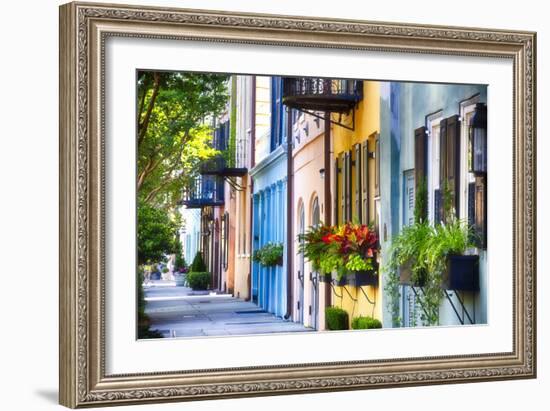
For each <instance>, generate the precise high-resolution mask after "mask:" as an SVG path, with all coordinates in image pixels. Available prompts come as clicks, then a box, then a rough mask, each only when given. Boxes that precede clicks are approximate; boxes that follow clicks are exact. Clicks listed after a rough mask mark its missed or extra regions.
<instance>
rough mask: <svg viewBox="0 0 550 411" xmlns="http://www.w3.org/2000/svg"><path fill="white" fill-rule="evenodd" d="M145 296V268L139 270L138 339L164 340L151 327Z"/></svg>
mask: <svg viewBox="0 0 550 411" xmlns="http://www.w3.org/2000/svg"><path fill="white" fill-rule="evenodd" d="M146 304H147V303H146V301H145V296H144V293H143V267H138V269H137V311H138V312H137V314H138V323H137V331H138V339H143V338H163V335H162V334H161V333H160V332H159V331H157V330H151V329H150V326H149V317H148V316H147V314H145V305H146Z"/></svg>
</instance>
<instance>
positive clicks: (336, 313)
mask: <svg viewBox="0 0 550 411" xmlns="http://www.w3.org/2000/svg"><path fill="white" fill-rule="evenodd" d="M325 321H326V325H327V329H328V330H348V329H349V326H348V323H349V317H348V313H347V312H346V311H345V310H343V309H341V308H338V307H327V308H325Z"/></svg>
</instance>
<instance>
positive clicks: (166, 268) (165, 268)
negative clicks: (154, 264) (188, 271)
mask: <svg viewBox="0 0 550 411" xmlns="http://www.w3.org/2000/svg"><path fill="white" fill-rule="evenodd" d="M168 271H170V270H169V269H168V267H164V268H163V269H162V272H163V273H164V274H166V273H167V272H168Z"/></svg>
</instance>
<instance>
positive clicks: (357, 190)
mask: <svg viewBox="0 0 550 411" xmlns="http://www.w3.org/2000/svg"><path fill="white" fill-rule="evenodd" d="M353 151H354V156H355V160H354V161H353V162H352V166H353V167H352V168H353V175H354V177H355V185H354V190H353V191H354V194H353V195H354V203H355V215H354V216H353V217H354V218H356V219H357V220H360V219H361V215H362V214H361V206H362V201H361V194H362V190H361V174H362V169H361V164H362V162H363V161H362V160H363V158H362V156H361V144H355V146H354V147H353Z"/></svg>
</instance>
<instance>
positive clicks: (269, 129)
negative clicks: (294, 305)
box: [250, 77, 288, 317]
mask: <svg viewBox="0 0 550 411" xmlns="http://www.w3.org/2000/svg"><path fill="white" fill-rule="evenodd" d="M286 125H287V115H286V113H285V110H284V109H283V104H282V79H281V78H280V77H257V78H256V130H255V165H254V167H253V168H252V169H251V170H250V175H251V176H252V178H253V184H254V186H253V187H254V188H253V210H252V218H253V221H252V252H254V251H255V250H258V249H259V248H261V247H262V246H264V245H265V244H267V243H282V244H283V245H284V253H283V256H284V257H283V263H282V265H277V266H274V267H264V266H262V265H260V264H258V263H257V262H253V264H252V278H251V288H252V301H253V302H255V303H256V304H257V305H258V306H259V307H260V308H262V309H264V310H266V311H268V312H270V313H273V314H275V315H277V316H279V317H283V316H285V314H286V310H287V255H288V248H287V241H286V236H287V161H288V155H287V147H286V141H287V135H286V134H287V132H286V129H287V127H286Z"/></svg>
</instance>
